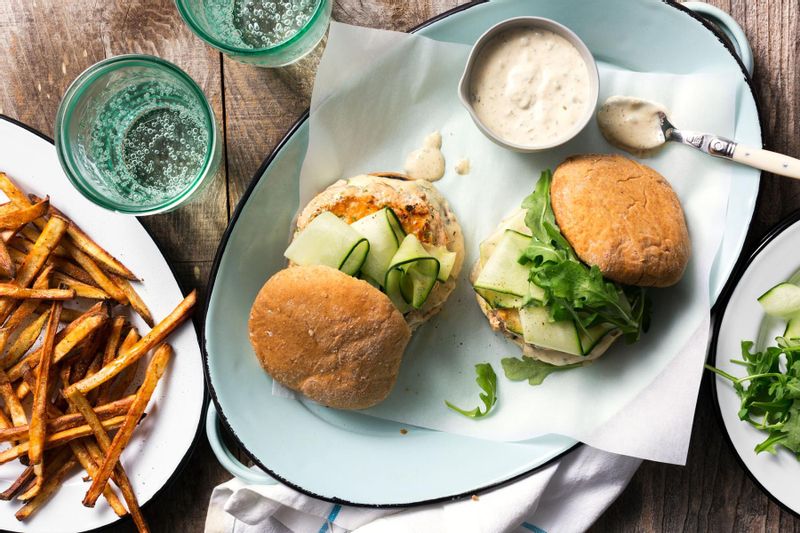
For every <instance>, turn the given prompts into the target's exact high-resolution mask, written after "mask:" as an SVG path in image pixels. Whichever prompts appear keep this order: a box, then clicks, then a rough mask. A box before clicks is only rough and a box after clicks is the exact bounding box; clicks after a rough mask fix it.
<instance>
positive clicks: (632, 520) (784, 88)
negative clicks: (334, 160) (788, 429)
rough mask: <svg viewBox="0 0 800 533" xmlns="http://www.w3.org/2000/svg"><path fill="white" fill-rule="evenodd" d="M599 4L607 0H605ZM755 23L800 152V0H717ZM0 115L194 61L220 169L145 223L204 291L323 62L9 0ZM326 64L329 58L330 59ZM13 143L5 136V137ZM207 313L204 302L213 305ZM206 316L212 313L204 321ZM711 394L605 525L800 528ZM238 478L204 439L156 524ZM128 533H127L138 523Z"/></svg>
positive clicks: (105, 8) (201, 503)
mask: <svg viewBox="0 0 800 533" xmlns="http://www.w3.org/2000/svg"><path fill="white" fill-rule="evenodd" d="M595 1H597V0H595ZM459 3H464V1H463V0H403V1H401V0H370V1H366V2H365V1H361V0H338V1H337V2H336V3H335V6H334V10H333V16H334V18H335V19H336V20H339V21H342V22H348V23H352V24H358V25H362V26H372V27H377V28H386V29H394V30H406V29H409V28H412V27H414V26H415V25H417V24H419V23H421V22H422V21H424V20H426V19H428V18H430V17H432V16H435V15H437V14H438V13H441V12H443V11H446V10H447V9H450V8H452V7H454V6H455V5H456V4H459ZM710 3H712V4H714V5H716V6H718V7H721V8H722V9H724V10H726V11H728V12H730V13H731V14H732V15H733V16H734V18H735V19H736V20H737V21H739V23H740V24H741V25H742V26H743V27H744V29H745V32H746V33H747V36H748V38H749V39H750V42H751V44H752V46H753V50H754V53H755V61H756V72H755V79H756V85H757V89H758V95H759V97H760V103H761V113H762V119H763V125H764V136H765V139H766V142H767V145H768V147H770V148H772V149H774V150H777V151H780V152H783V153H787V154H791V155H794V156H798V155H799V154H800V136H798V135H797V133H798V129H799V128H800V81H798V75H799V74H800V72H799V70H800V69H798V64H799V63H798V61H800V57H798V49H799V45H800V37H798V35H800V33H799V32H798V20H799V19H800V4H799V3H798V1H797V0H712V1H711V2H710ZM0 43H2V44H0V47H1V48H0V112H1V113H4V114H6V115H9V116H11V117H13V118H16V119H18V120H21V121H22V122H24V123H26V124H29V125H31V126H33V127H34V128H37V129H39V130H41V131H42V132H44V133H46V134H48V135H52V133H53V121H54V116H55V112H56V108H57V106H58V102H59V100H60V98H61V95H62V94H63V92H64V90H65V89H66V88H67V85H68V84H69V83H70V82H71V81H72V80H73V79H74V78H75V77H76V76H77V75H78V74H79V73H80V72H81V71H83V70H84V69H85V68H86V67H88V66H90V65H92V64H93V63H95V62H97V61H99V60H101V59H104V58H106V57H109V56H112V55H116V54H123V53H134V52H138V53H146V54H154V55H157V56H160V57H163V58H165V59H168V60H169V61H172V62H174V63H176V64H177V65H178V66H180V67H181V68H183V69H184V70H186V71H187V72H188V73H189V74H190V75H191V76H192V77H193V78H194V79H195V80H197V82H198V83H199V84H200V86H201V87H202V88H203V90H204V91H205V93H206V95H207V96H208V98H209V100H210V102H211V105H212V106H213V108H214V112H215V113H216V115H217V117H219V118H220V119H221V121H222V122H223V125H224V129H223V133H224V139H225V158H224V163H223V167H222V170H221V173H220V175H219V176H218V177H217V179H216V181H215V182H214V183H213V185H211V186H210V187H208V189H207V190H206V191H205V192H204V194H203V196H202V197H201V198H200V199H198V200H197V201H195V202H194V203H193V204H191V205H189V206H187V207H184V208H182V209H180V210H178V211H177V212H173V213H169V214H166V215H160V216H155V217H150V218H145V219H142V223H143V224H145V226H147V228H148V229H149V230H151V232H152V233H153V236H154V237H155V239H156V240H157V242H158V243H159V245H160V246H161V249H162V250H163V251H164V252H165V254H166V257H167V260H168V261H169V262H170V263H171V264H172V265H173V266H174V267H175V269H176V271H177V273H178V276H179V280H180V282H181V283H182V284H183V286H184V287H185V288H186V289H189V288H192V287H196V288H198V289H199V290H200V291H201V294H202V293H204V291H205V287H206V281H207V278H208V274H209V270H210V268H211V262H212V260H213V258H214V252H215V250H216V248H217V243H218V242H219V240H220V237H221V236H222V232H223V231H224V229H225V226H226V225H227V222H228V219H229V217H230V214H231V212H232V211H233V209H234V208H235V206H236V204H237V202H238V201H239V198H240V197H241V195H242V193H243V191H244V190H245V188H246V187H247V185H248V183H249V182H250V180H251V178H252V177H253V173H254V172H255V171H256V169H257V168H258V167H259V165H260V164H261V161H262V160H263V158H264V157H265V156H266V155H267V154H268V153H269V152H270V151H271V150H272V149H273V147H274V146H275V145H276V143H277V142H278V141H279V140H280V139H281V138H282V137H283V135H284V133H285V132H286V130H287V129H288V128H289V126H291V125H292V124H293V123H294V122H295V120H296V119H297V118H298V117H299V116H300V115H301V114H302V113H303V111H305V109H306V108H307V107H308V104H309V97H310V94H311V87H312V83H313V73H314V67H315V64H316V61H315V59H314V58H312V59H310V60H305V61H303V62H302V63H301V64H299V65H295V66H292V67H288V68H284V69H277V70H267V69H258V68H255V67H251V66H246V65H242V64H239V63H236V62H233V61H231V60H229V59H228V58H226V57H223V56H222V55H221V54H219V53H217V52H216V51H214V50H212V49H211V48H209V47H207V46H205V45H204V44H203V43H202V42H201V41H200V40H199V39H197V38H195V37H194V36H193V35H192V34H191V33H190V32H189V30H188V29H187V27H186V26H185V25H184V24H183V23H182V21H181V19H180V18H179V16H178V13H177V12H176V9H175V6H174V4H173V2H172V1H171V0H98V1H89V0H67V1H64V0H36V1H33V0H0ZM317 59H318V58H317ZM0 142H2V139H0ZM798 195H800V184H797V183H795V182H793V181H790V180H787V179H781V178H776V177H774V176H769V175H767V176H766V177H765V178H764V180H763V184H762V190H761V195H760V197H759V201H758V207H757V211H756V215H755V218H754V221H753V224H752V227H751V232H750V236H749V238H748V240H747V244H746V245H745V250H746V252H749V251H751V250H753V248H754V246H755V244H756V243H757V242H758V240H759V238H760V237H761V236H762V235H764V233H766V231H767V230H768V228H769V227H771V226H772V225H773V224H775V223H776V222H777V221H778V220H780V219H781V218H783V217H784V216H786V215H788V214H789V213H790V212H791V211H792V210H794V209H796V208H798V207H800V197H798ZM201 309H202V307H201ZM196 319H197V321H198V323H200V321H201V320H202V317H201V316H200V314H199V313H198V314H197V316H196ZM720 431H721V430H720V427H719V425H718V423H717V421H716V419H715V418H714V416H713V412H712V408H711V395H710V393H709V387H708V381H707V380H704V383H703V386H702V389H701V391H700V398H699V402H698V409H697V417H696V419H695V426H694V434H693V439H692V445H691V449H690V451H689V460H688V463H687V465H686V467H677V466H667V465H661V464H655V463H647V464H644V465H643V466H642V468H641V469H640V470H639V472H638V473H637V474H636V476H635V477H634V478H633V481H632V482H631V484H630V486H629V487H628V488H627V489H626V490H625V492H624V493H623V494H622V496H621V497H620V498H619V500H618V501H617V502H616V503H614V504H613V505H612V506H611V508H610V509H609V510H608V512H606V514H605V515H604V516H603V517H602V518H601V519H600V520H599V522H598V523H597V525H596V526H595V529H596V530H597V531H606V530H608V531H652V530H667V531H684V530H706V529H713V530H721V531H727V530H737V531H740V530H748V531H779V530H780V531H800V520H798V519H797V518H794V517H793V516H792V515H791V514H790V513H788V512H786V511H783V510H781V508H780V507H778V506H777V505H776V504H774V503H772V502H771V501H770V500H769V498H768V497H767V496H766V495H765V494H764V493H762V492H761V491H760V490H759V489H758V487H756V486H755V485H754V484H753V482H752V481H751V480H750V479H749V478H748V476H747V475H746V474H745V473H744V471H743V470H742V469H741V468H740V466H739V464H738V463H737V461H736V459H735V457H734V455H733V453H732V452H731V450H730V448H729V447H728V445H727V444H726V443H725V442H723V438H722V436H721V435H720ZM228 477H229V476H228V474H227V473H226V472H225V471H223V470H222V468H221V467H220V466H219V465H218V464H217V462H216V460H215V459H214V456H213V455H212V453H211V451H210V448H209V447H208V444H207V442H206V440H205V439H204V438H202V439H201V440H200V442H199V443H198V446H197V449H196V450H195V452H194V455H193V457H192V459H191V461H190V462H189V464H188V466H187V468H186V470H185V471H184V472H183V473H182V475H181V476H180V477H179V478H178V479H177V480H176V481H175V482H174V483H173V484H172V485H171V486H169V487H168V488H167V489H166V490H165V491H164V492H163V493H162V495H161V496H160V497H159V498H157V499H156V500H155V501H153V502H152V503H151V504H150V505H148V506H147V507H146V510H145V513H146V515H147V516H148V517H149V519H150V521H151V523H152V524H153V526H154V530H155V531H201V530H202V528H203V524H204V520H205V513H206V505H207V502H208V497H209V494H210V492H211V489H212V487H213V486H214V485H216V484H218V483H220V482H222V481H224V480H226V479H227V478H228ZM114 530H115V531H128V530H130V526H129V525H123V526H118V527H116V528H114Z"/></svg>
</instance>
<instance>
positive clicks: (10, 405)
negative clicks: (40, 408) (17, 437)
mask: <svg viewBox="0 0 800 533" xmlns="http://www.w3.org/2000/svg"><path fill="white" fill-rule="evenodd" d="M0 396H2V397H3V401H4V402H5V403H6V408H7V409H8V412H9V414H10V415H11V421H12V422H14V425H15V426H24V425H26V424H27V423H28V417H27V416H26V415H25V409H24V408H23V407H22V404H21V403H20V402H19V399H18V398H17V395H16V394H14V389H12V388H11V382H10V380H9V379H8V374H6V373H5V372H4V371H2V370H0Z"/></svg>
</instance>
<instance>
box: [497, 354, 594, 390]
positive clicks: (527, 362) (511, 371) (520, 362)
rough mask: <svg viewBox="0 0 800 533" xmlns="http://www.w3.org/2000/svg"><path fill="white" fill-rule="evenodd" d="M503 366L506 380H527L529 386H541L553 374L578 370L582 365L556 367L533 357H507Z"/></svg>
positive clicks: (503, 360)
mask: <svg viewBox="0 0 800 533" xmlns="http://www.w3.org/2000/svg"><path fill="white" fill-rule="evenodd" d="M500 363H501V364H502V365H503V372H505V374H506V378H508V379H510V380H511V381H522V380H525V379H527V380H528V384H529V385H534V386H535V385H541V384H542V382H543V381H544V380H545V378H546V377H547V376H549V375H550V374H552V373H553V372H560V371H562V370H569V369H571V368H578V367H579V366H582V363H574V364H571V365H564V366H556V365H551V364H549V363H545V362H543V361H539V360H538V359H533V358H532V357H522V358H516V357H506V358H504V359H502V360H501V361H500Z"/></svg>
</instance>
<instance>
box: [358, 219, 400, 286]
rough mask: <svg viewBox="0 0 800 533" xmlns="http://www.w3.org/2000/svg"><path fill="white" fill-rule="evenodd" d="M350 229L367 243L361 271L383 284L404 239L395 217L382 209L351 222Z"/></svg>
mask: <svg viewBox="0 0 800 533" xmlns="http://www.w3.org/2000/svg"><path fill="white" fill-rule="evenodd" d="M350 227H351V228H353V229H354V230H356V231H357V232H358V233H360V234H361V235H363V236H364V237H366V238H367V240H368V241H369V254H368V255H367V258H366V260H365V261H364V266H362V267H361V269H362V270H363V272H364V274H366V275H367V276H369V277H370V278H372V279H374V280H377V281H380V282H383V280H384V278H385V277H386V271H387V270H388V269H389V263H391V261H392V257H394V254H396V253H397V249H398V248H399V247H400V243H401V242H402V241H403V238H404V237H405V233H403V227H402V226H401V225H400V221H399V220H398V219H397V215H395V214H394V211H393V210H392V209H391V208H388V207H384V208H383V209H381V210H380V211H376V212H375V213H372V214H371V215H367V216H365V217H364V218H362V219H359V220H357V221H355V222H353V223H352V224H350Z"/></svg>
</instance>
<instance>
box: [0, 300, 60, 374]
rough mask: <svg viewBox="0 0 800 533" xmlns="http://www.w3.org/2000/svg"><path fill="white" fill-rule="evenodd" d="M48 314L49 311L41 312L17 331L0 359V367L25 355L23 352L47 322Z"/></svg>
mask: <svg viewBox="0 0 800 533" xmlns="http://www.w3.org/2000/svg"><path fill="white" fill-rule="evenodd" d="M49 316H50V311H46V312H44V313H42V314H41V315H40V316H38V317H36V319H35V320H34V321H33V322H31V323H30V324H28V325H27V326H25V328H23V330H22V331H20V332H19V335H17V338H16V339H15V340H14V343H13V344H12V345H11V346H9V348H8V351H7V352H6V354H5V355H4V356H3V358H2V360H0V368H3V369H5V368H8V367H9V366H11V365H13V364H15V363H16V362H17V361H19V359H20V358H21V357H22V356H23V355H25V352H27V351H28V350H30V348H31V346H33V344H34V343H35V342H36V339H38V338H39V334H40V333H41V332H42V328H44V325H45V324H46V323H47V318H48V317H49Z"/></svg>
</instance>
